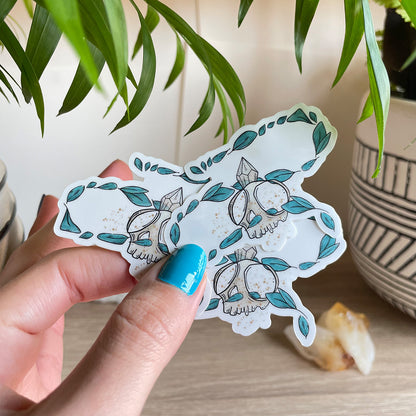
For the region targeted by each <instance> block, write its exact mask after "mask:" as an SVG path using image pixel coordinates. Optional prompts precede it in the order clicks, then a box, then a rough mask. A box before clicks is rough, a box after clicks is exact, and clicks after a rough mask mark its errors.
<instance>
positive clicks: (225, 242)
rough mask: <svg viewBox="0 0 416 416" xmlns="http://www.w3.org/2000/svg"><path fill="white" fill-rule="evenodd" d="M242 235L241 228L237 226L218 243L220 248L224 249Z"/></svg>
mask: <svg viewBox="0 0 416 416" xmlns="http://www.w3.org/2000/svg"><path fill="white" fill-rule="evenodd" d="M242 236H243V232H242V231H241V228H238V229H237V230H235V231H233V232H232V233H231V234H230V235H229V236H228V237H227V238H225V239H224V240H223V241H222V242H221V243H220V248H222V249H224V248H227V247H229V246H231V245H233V244H234V243H236V242H237V241H238V240H240V239H241V237H242Z"/></svg>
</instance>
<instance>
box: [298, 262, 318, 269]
mask: <svg viewBox="0 0 416 416" xmlns="http://www.w3.org/2000/svg"><path fill="white" fill-rule="evenodd" d="M315 264H316V262H313V261H305V262H304V263H301V264H299V269H300V270H308V269H310V268H311V267H312V266H315Z"/></svg>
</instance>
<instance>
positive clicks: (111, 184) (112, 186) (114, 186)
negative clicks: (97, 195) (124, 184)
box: [98, 182, 117, 191]
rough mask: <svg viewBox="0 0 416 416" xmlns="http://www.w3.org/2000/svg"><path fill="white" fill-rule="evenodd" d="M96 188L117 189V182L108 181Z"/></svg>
mask: <svg viewBox="0 0 416 416" xmlns="http://www.w3.org/2000/svg"><path fill="white" fill-rule="evenodd" d="M98 189H103V190H104V191H113V190H114V189H117V184H116V183H115V182H108V183H105V184H104V185H101V186H99V187H98Z"/></svg>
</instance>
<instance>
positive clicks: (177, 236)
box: [170, 222, 181, 246]
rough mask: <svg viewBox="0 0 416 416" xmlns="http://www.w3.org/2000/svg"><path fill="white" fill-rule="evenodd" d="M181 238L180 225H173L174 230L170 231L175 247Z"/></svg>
mask: <svg viewBox="0 0 416 416" xmlns="http://www.w3.org/2000/svg"><path fill="white" fill-rule="evenodd" d="M180 236H181V233H180V230H179V225H178V224H177V223H176V222H175V224H173V225H172V228H171V229H170V239H171V240H172V243H173V244H175V246H176V245H177V244H178V242H179V239H180Z"/></svg>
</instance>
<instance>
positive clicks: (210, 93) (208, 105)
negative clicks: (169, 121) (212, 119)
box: [185, 77, 215, 136]
mask: <svg viewBox="0 0 416 416" xmlns="http://www.w3.org/2000/svg"><path fill="white" fill-rule="evenodd" d="M214 104H215V87H214V81H213V77H211V78H210V80H209V85H208V90H207V93H206V95H205V98H204V101H203V102H202V106H201V108H200V109H199V116H198V118H197V119H196V120H195V122H194V124H192V126H191V128H190V129H189V130H188V131H187V132H186V133H185V136H186V135H188V134H189V133H192V132H193V131H195V130H196V129H199V128H200V127H201V126H202V125H203V124H204V123H205V122H206V121H207V120H208V118H209V116H210V115H211V113H212V110H213V109H214Z"/></svg>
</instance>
